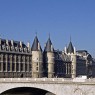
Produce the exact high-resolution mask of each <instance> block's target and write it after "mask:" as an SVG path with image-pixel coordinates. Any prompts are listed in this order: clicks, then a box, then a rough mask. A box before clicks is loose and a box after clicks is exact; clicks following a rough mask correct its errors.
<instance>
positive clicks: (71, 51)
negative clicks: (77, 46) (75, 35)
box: [67, 41, 74, 53]
mask: <svg viewBox="0 0 95 95" xmlns="http://www.w3.org/2000/svg"><path fill="white" fill-rule="evenodd" d="M67 53H74V48H73V45H72V42H71V41H70V43H69V45H68V48H67Z"/></svg>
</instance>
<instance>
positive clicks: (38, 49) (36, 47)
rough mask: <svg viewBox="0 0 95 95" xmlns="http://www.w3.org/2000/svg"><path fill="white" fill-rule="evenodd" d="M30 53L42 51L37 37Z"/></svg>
mask: <svg viewBox="0 0 95 95" xmlns="http://www.w3.org/2000/svg"><path fill="white" fill-rule="evenodd" d="M32 51H42V48H41V46H40V43H39V40H38V37H37V36H36V37H35V39H34V42H33V45H32Z"/></svg>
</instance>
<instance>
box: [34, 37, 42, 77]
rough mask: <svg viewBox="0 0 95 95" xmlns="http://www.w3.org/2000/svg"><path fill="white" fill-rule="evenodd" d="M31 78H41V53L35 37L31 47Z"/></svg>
mask: <svg viewBox="0 0 95 95" xmlns="http://www.w3.org/2000/svg"><path fill="white" fill-rule="evenodd" d="M32 77H33V78H41V77H43V52H42V49H41V46H40V43H39V41H38V38H37V36H36V37H35V39H34V42H33V45H32Z"/></svg>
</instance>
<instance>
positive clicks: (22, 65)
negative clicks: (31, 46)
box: [21, 63, 23, 71]
mask: <svg viewBox="0 0 95 95" xmlns="http://www.w3.org/2000/svg"><path fill="white" fill-rule="evenodd" d="M21 71H23V63H21Z"/></svg>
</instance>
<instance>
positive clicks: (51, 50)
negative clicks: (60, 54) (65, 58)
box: [44, 37, 54, 52]
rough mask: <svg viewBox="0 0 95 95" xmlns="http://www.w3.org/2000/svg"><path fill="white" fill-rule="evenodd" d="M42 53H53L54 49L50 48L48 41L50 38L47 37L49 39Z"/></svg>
mask: <svg viewBox="0 0 95 95" xmlns="http://www.w3.org/2000/svg"><path fill="white" fill-rule="evenodd" d="M44 51H45V52H54V48H53V46H52V42H51V40H50V37H49V39H48V41H47V43H46V46H45V50H44Z"/></svg>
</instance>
